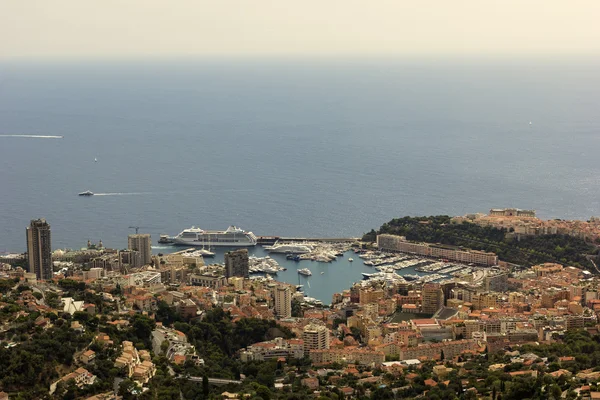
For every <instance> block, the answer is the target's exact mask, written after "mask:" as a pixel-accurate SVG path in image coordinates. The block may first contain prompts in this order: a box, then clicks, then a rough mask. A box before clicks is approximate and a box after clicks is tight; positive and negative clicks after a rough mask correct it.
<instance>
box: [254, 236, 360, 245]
mask: <svg viewBox="0 0 600 400" xmlns="http://www.w3.org/2000/svg"><path fill="white" fill-rule="evenodd" d="M358 241H360V238H308V237H280V236H259V237H258V240H257V243H256V244H258V245H273V244H275V242H280V243H287V242H296V243H301V242H321V243H354V242H358Z"/></svg>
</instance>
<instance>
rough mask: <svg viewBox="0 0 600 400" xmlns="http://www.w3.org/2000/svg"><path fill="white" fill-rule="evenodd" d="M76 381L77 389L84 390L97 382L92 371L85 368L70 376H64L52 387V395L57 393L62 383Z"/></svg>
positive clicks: (78, 369)
mask: <svg viewBox="0 0 600 400" xmlns="http://www.w3.org/2000/svg"><path fill="white" fill-rule="evenodd" d="M71 379H72V380H73V381H75V385H77V387H79V388H82V387H84V386H87V385H93V384H94V382H95V381H96V375H93V374H92V373H91V372H90V371H88V370H87V369H85V368H81V367H80V368H77V369H76V370H75V371H74V372H71V373H70V374H68V375H65V376H63V377H62V378H60V379H59V380H57V381H56V382H54V383H52V384H51V385H50V394H53V393H54V392H55V391H56V387H57V386H58V384H59V383H60V382H65V383H66V382H68V381H70V380H71Z"/></svg>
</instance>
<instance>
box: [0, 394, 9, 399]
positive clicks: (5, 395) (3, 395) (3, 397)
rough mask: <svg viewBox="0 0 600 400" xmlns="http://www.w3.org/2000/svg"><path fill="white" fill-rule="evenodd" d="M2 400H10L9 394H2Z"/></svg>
mask: <svg viewBox="0 0 600 400" xmlns="http://www.w3.org/2000/svg"><path fill="white" fill-rule="evenodd" d="M0 400H8V393H6V392H0Z"/></svg>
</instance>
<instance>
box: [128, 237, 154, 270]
mask: <svg viewBox="0 0 600 400" xmlns="http://www.w3.org/2000/svg"><path fill="white" fill-rule="evenodd" d="M127 239H128V240H127V245H128V249H129V250H135V251H139V253H140V261H141V264H142V265H148V264H151V263H152V242H151V240H150V234H148V233H136V234H133V235H129V237H128V238H127Z"/></svg>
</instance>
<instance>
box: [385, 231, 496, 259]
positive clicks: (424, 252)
mask: <svg viewBox="0 0 600 400" xmlns="http://www.w3.org/2000/svg"><path fill="white" fill-rule="evenodd" d="M377 247H378V248H379V250H382V251H396V252H401V253H409V254H416V255H420V256H425V257H435V258H444V259H447V260H450V261H458V262H461V263H465V264H477V265H484V266H492V265H497V264H498V256H497V255H496V254H495V253H489V252H485V251H478V250H471V249H465V248H462V247H456V246H448V245H442V244H431V243H419V242H411V241H408V240H406V237H404V236H398V235H388V234H383V235H377Z"/></svg>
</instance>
